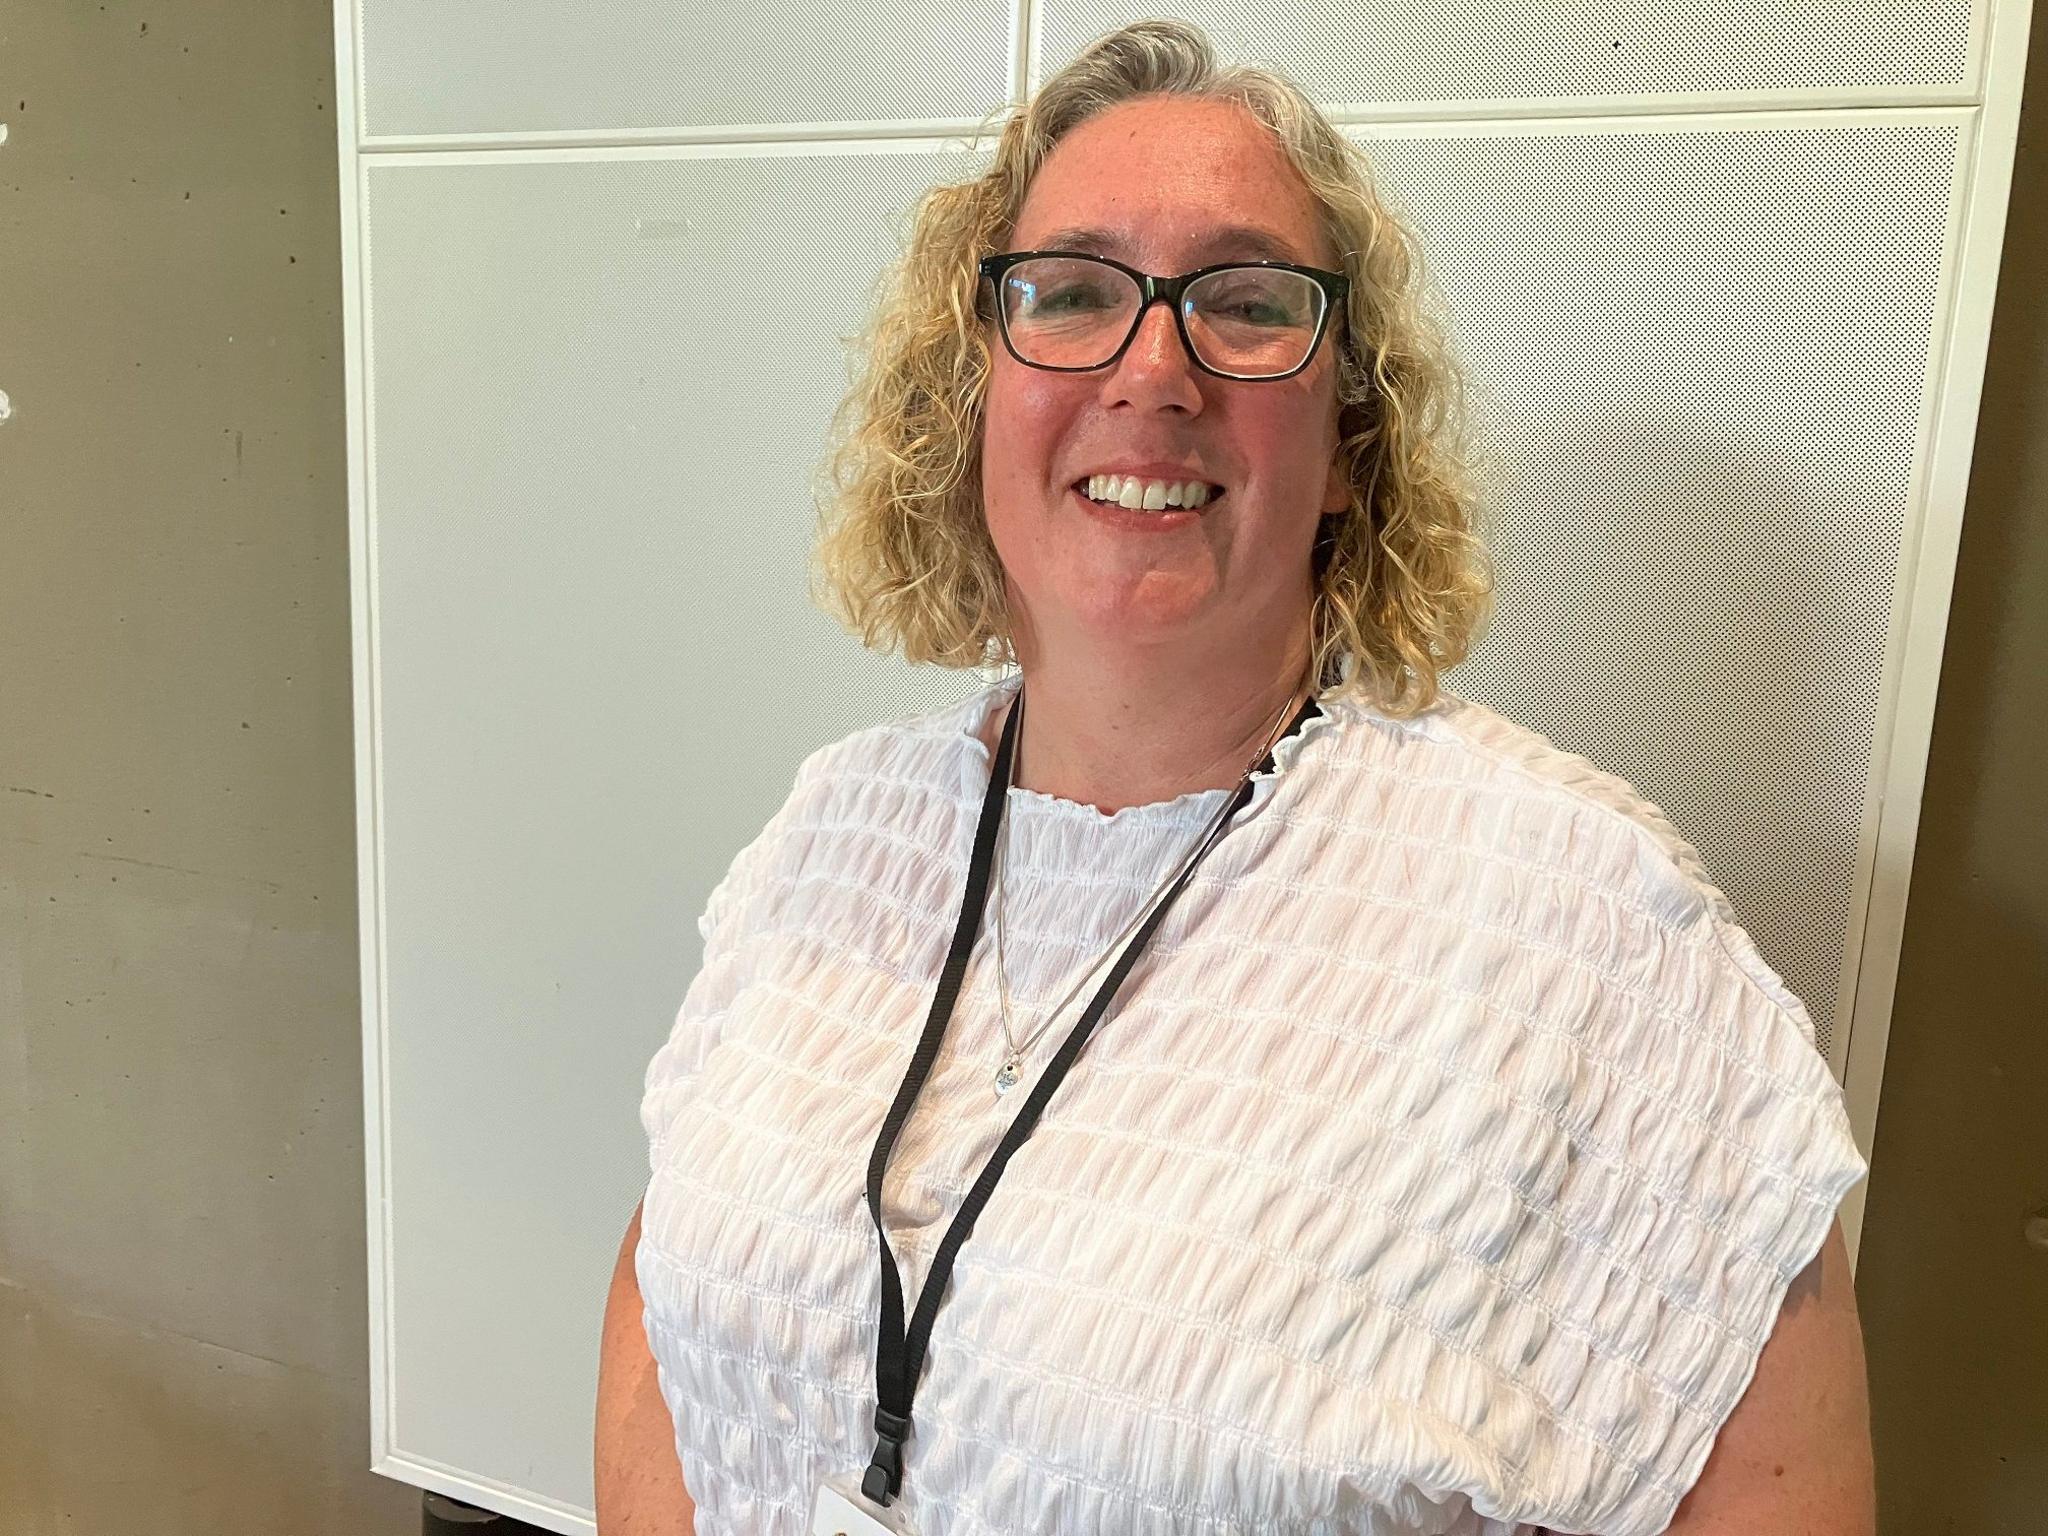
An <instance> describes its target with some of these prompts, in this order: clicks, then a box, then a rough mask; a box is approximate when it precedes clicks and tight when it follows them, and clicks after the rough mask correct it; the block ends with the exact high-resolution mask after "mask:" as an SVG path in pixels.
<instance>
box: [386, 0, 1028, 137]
mask: <svg viewBox="0 0 2048 1536" xmlns="http://www.w3.org/2000/svg"><path fill="white" fill-rule="evenodd" d="M362 28H363V31H362V48H363V55H362V56H363V102H364V107H365V111H364V116H363V125H362V126H363V131H364V132H365V133H366V134H368V135H375V136H379V137H382V136H404V137H411V136H417V135H426V134H482V133H517V134H531V133H546V132H557V131H560V132H591V131H611V132H625V131H633V130H660V129H685V128H700V127H725V128H730V127H733V126H735V125H741V124H760V123H809V124H827V123H841V122H849V121H861V122H868V121H895V120H932V119H938V120H953V119H967V120H970V121H975V120H979V119H980V118H981V116H982V115H983V114H984V113H986V112H987V111H988V110H989V109H990V108H991V107H993V106H997V105H999V104H1000V103H1001V102H1002V101H1003V100H1004V99H1005V98H1006V97H1007V96H1008V95H1009V94H1010V90H1011V77H1010V68H1011V64H1010V61H1011V59H1012V57H1013V54H1014V49H1013V47H1012V41H1011V13H1010V6H1009V4H1008V3H1007V0H961V3H959V4H949V5H944V6H939V5H929V4H925V5H919V4H910V3H902V0H898V3H894V4H891V3H888V0H879V3H877V0H817V3H812V4H806V5H767V6H709V5H663V4H657V3H651V0H609V3H607V4H603V5H575V4H570V3H567V0H363V5H362Z"/></svg>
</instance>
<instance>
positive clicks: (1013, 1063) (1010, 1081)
mask: <svg viewBox="0 0 2048 1536" xmlns="http://www.w3.org/2000/svg"><path fill="white" fill-rule="evenodd" d="M1017 1066H1018V1062H1017V1058H1016V1057H1014V1056H1012V1057H1011V1058H1010V1059H1009V1060H1008V1061H1006V1062H1004V1063H1003V1065H1002V1067H1001V1069H1000V1070H999V1071H998V1072H997V1073H996V1096H997V1097H998V1098H1000V1097H1002V1095H1004V1094H1006V1093H1008V1092H1009V1091H1010V1090H1011V1089H1012V1088H1014V1087H1016V1086H1017Z"/></svg>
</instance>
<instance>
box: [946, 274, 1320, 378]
mask: <svg viewBox="0 0 2048 1536" xmlns="http://www.w3.org/2000/svg"><path fill="white" fill-rule="evenodd" d="M980 270H981V275H982V276H983V277H984V278H986V279H988V280H989V281H990V282H991V283H993V284H994V285H995V289H996V294H997V303H996V320H997V324H998V327H999V328H1000V329H1001V331H1002V333H1003V345H1004V346H1006V347H1008V348H1009V349H1010V355H1011V356H1012V357H1014V358H1016V359H1017V361H1018V362H1020V363H1024V364H1027V365H1028V366H1030V367H1033V368H1044V369H1048V370H1050V371H1051V372H1054V373H1088V372H1092V371H1093V370H1095V369H1097V368H1107V367H1108V366H1109V365H1110V364H1112V363H1114V362H1115V361H1116V360H1117V359H1118V358H1120V357H1122V356H1123V355H1124V349H1125V348H1127V347H1128V346H1130V344H1131V338H1132V337H1134V336H1136V335H1137V334H1138V323H1139V321H1140V320H1142V319H1143V318H1144V315H1145V311H1146V310H1148V309H1150V308H1151V307H1152V305H1153V303H1154V302H1155V301H1159V300H1164V301H1165V303H1166V305H1167V306H1168V307H1169V308H1170V309H1171V310H1172V311H1173V322H1174V324H1175V325H1176V326H1177V327H1179V329H1180V339H1181V345H1182V346H1184V347H1186V348H1187V351H1188V356H1189V357H1191V358H1193V359H1194V363H1195V366H1196V367H1197V368H1200V369H1201V370H1202V371H1203V372H1204V373H1210V374H1214V375H1215V376H1216V377H1217V378H1219V379H1257V380H1261V381H1271V380H1277V379H1287V378H1292V377H1293V376H1294V375H1295V374H1297V373H1299V372H1301V370H1302V369H1304V368H1306V367H1307V366H1308V364H1309V359H1310V358H1312V357H1314V356H1315V355H1316V348H1317V347H1318V346H1319V345H1320V344H1321V343H1322V339H1323V332H1324V331H1325V330H1327V329H1328V328H1329V324H1330V315H1331V313H1332V311H1334V310H1336V309H1337V308H1338V307H1339V306H1340V305H1342V304H1343V302H1344V296H1345V295H1346V294H1347V293H1348V292H1350V289H1351V280H1350V279H1349V278H1347V277H1346V276H1345V275H1344V274H1343V273H1341V272H1325V271H1324V270H1323V269H1322V268H1320V267H1301V266H1296V265H1295V264H1294V263H1292V262H1286V261H1238V262H1225V263H1222V264H1220V265H1217V266H1213V267H1202V268H1200V269H1199V270H1197V271H1194V272H1183V273H1182V274H1181V275H1180V276H1179V277H1156V276H1154V275H1153V274H1152V273H1150V272H1140V271H1139V270H1138V269H1137V268H1136V267H1127V266H1125V265H1124V264H1123V263H1122V262H1120V261H1112V260H1111V259H1110V258H1109V257H1107V256H1085V255H1082V254H1080V253H1078V252H1075V251H1006V252H1003V253H1002V254H1000V255H996V256H986V257H983V258H982V261H981V267H980Z"/></svg>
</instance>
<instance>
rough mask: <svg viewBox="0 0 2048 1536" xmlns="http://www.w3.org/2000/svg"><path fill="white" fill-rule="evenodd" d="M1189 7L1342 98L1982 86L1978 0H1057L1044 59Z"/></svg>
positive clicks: (1229, 47) (1457, 106) (1630, 97)
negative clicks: (1242, 2)
mask: <svg viewBox="0 0 2048 1536" xmlns="http://www.w3.org/2000/svg"><path fill="white" fill-rule="evenodd" d="M1137 14H1144V15H1156V16H1178V17H1184V18H1185V19H1187V20H1189V21H1193V22H1195V23H1197V24H1198V25H1200V26H1201V28H1202V29H1203V30H1204V31H1205V32H1207V33H1208V34H1209V36H1210V38H1211V39H1213V40H1214V42H1215V44H1216V51H1217V52H1218V54H1220V55H1221V56H1222V57H1224V58H1226V59H1237V60H1242V61H1245V62H1256V63H1266V64H1273V65H1277V66H1278V67H1279V68H1281V69H1284V70H1285V71H1286V72H1287V73H1288V74H1289V75H1290V76H1292V77H1293V78H1294V79H1295V80H1296V81H1298V82H1299V83H1300V84H1301V86H1302V88H1303V89H1304V90H1306V91H1307V92H1308V93H1309V94H1310V95H1311V96H1313V97H1315V98H1316V100H1317V101H1319V102H1322V103H1324V104H1325V106H1326V107H1329V108H1333V109H1338V110H1342V109H1346V108H1352V107H1360V106H1365V105H1368V104H1380V105H1383V106H1390V107H1392V106H1397V107H1400V108H1402V109H1404V110H1411V111H1412V110H1414V109H1416V108H1423V107H1431V106H1439V107H1443V108H1447V109H1450V110H1454V111H1456V112H1458V113H1460V114H1461V115H1463V114H1469V113H1470V112H1472V111H1473V110H1474V109H1475V108H1478V107H1480V106H1482V105H1484V104H1487V103H1497V102H1503V101H1515V102H1526V103H1535V102H1544V101H1563V100H1570V101H1579V102H1586V101H1601V100H1613V101H1617V102H1628V103H1632V104H1640V103H1641V102H1643V101H1645V100H1651V99H1659V100H1670V99H1674V98H1678V97H1687V98H1703V99H1705V100H1707V101H1708V102H1710V103H1712V104H1715V105H1719V104H1722V103H1719V102H1713V98H1716V97H1733V96H1766V97H1772V98H1786V97H1796V96H1800V95H1813V96H1818V95H1829V96H1835V95H1841V94H1847V93H1854V92H1857V91H1859V90H1874V89H1882V90H1883V91H1884V92H1885V93H1886V99H1887V100H1894V101H1896V100H1899V99H1901V93H1902V92H1908V91H1926V92H1945V93H1948V94H1950V95H1953V94H1955V93H1957V92H1959V91H1962V90H1964V89H1966V88H1971V87H1974V85H1975V82H1976V79H1977V50H1976V49H1975V48H1973V46H1972V43H1973V31H1972V21H1973V17H1974V15H1975V7H1973V6H1972V5H1970V4H1969V3H1968V0H1925V3H1921V4H1914V5H1902V4H1896V3H1887V0H1862V3H1854V4H1844V3H1839V0H1837V3H1833V4H1804V5H1756V4H1752V3H1748V0H1703V3H1696V4H1687V5H1676V4H1663V5H1642V6H1626V7H1622V6H1613V5H1599V4H1587V3H1584V0H1578V3H1572V0H1516V3H1512V4H1499V3H1496V4H1477V5H1444V4H1441V3H1438V0H1380V3H1376V4H1372V5H1353V6H1333V5H1327V4H1323V3H1320V0H1269V3H1267V4H1263V5H1257V6H1239V5H1232V4H1227V3H1225V0H1208V3H1206V4H1201V5H1173V4H1168V5H1162V6H1150V5H1148V6H1145V7H1142V8H1140V9H1138V10H1134V9H1133V8H1132V7H1131V6H1129V5H1123V4H1118V3H1115V0H1048V3H1047V4H1046V5H1044V6H1043V7H1042V8H1041V19H1040V22H1039V26H1038V31H1037V38H1038V43H1037V47H1038V54H1039V56H1038V60H1037V66H1038V74H1040V75H1049V74H1051V73H1053V72H1054V71H1055V70H1057V69H1058V68H1059V67H1060V66H1061V65H1063V64H1065V63H1066V62H1067V61H1068V60H1069V59H1071V58H1073V56H1074V55H1075V54H1077V53H1079V52H1080V51H1081V49H1082V48H1083V47H1085V46H1086V45H1087V43H1088V41H1089V40H1090V39H1091V38H1093V37H1095V36H1097V35H1098V34H1100V33H1103V32H1106V31H1108V30H1110V29H1111V28H1112V27H1117V26H1121V25H1122V24H1123V23H1124V22H1126V21H1128V20H1130V18H1131V17H1132V16H1133V15H1137Z"/></svg>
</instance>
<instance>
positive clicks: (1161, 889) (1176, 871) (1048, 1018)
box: [995, 693, 1298, 1098]
mask: <svg viewBox="0 0 2048 1536" xmlns="http://www.w3.org/2000/svg"><path fill="white" fill-rule="evenodd" d="M1297 698H1298V694H1297V693H1290V694H1289V695H1288V696H1287V701H1286V703H1284V704H1282V705H1281V706H1280V716H1279V718H1278V719H1277V720H1275V721H1274V722H1273V725H1272V727H1271V729H1270V730H1269V732H1268V734H1267V736H1266V744H1265V745H1264V746H1263V747H1261V748H1260V749H1259V750H1258V752H1257V753H1256V754H1254V755H1253V757H1252V760H1251V761H1250V762H1249V763H1247V764H1245V770H1244V773H1243V774H1242V775H1241V776H1240V777H1239V779H1238V781H1237V785H1236V790H1235V791H1234V792H1233V793H1231V794H1229V795H1226V796H1225V797H1224V800H1223V804H1222V805H1221V806H1219V807H1218V808H1217V811H1216V814H1215V815H1214V816H1212V817H1210V818H1209V822H1208V824H1207V825H1206V826H1204V827H1203V828H1202V834H1201V836H1199V837H1197V838H1196V839H1195V841H1194V843H1193V845H1192V846H1190V847H1189V849H1188V851H1187V852H1186V853H1185V854H1183V855H1182V856H1181V858H1180V860H1179V862H1178V863H1176V864H1175V865H1174V866H1173V868H1172V870H1171V871H1169V872H1168V874H1167V876H1166V878H1165V879H1164V880H1162V881H1161V882H1160V883H1159V884H1158V885H1157V886H1156V887H1154V889H1153V891H1152V894H1151V895H1149V896H1147V897H1146V898H1145V899H1144V900H1143V901H1142V902H1140V903H1139V904H1138V910H1137V913H1136V915H1135V916H1133V917H1132V918H1131V920H1130V921H1129V922H1128V923H1126V924H1125V925H1124V928H1123V932H1121V933H1119V934H1118V935H1117V936H1116V937H1115V938H1114V939H1112V940H1110V943H1109V948H1108V949H1106V950H1105V951H1103V953H1102V954H1101V956H1100V957H1098V958H1097V959H1096V961H1095V963H1094V964H1093V965H1091V966H1089V967H1088V968H1087V969H1086V970H1084V971H1083V972H1081V974H1080V975H1079V976H1078V977H1076V978H1075V981H1074V984H1073V985H1072V986H1071V987H1069V988H1068V989H1067V992H1066V995H1065V996H1064V997H1062V998H1061V999H1060V1000H1059V1001H1058V1002H1057V1003H1055V1004H1053V1006H1052V1007H1051V1008H1050V1009H1048V1010H1047V1012H1046V1015H1045V1022H1044V1023H1042V1024H1040V1025H1039V1026H1038V1028H1036V1029H1034V1030H1033V1031H1032V1032H1031V1038H1030V1039H1028V1040H1026V1041H1025V1042H1024V1043H1023V1044H1022V1045H1019V1044H1018V1043H1017V1037H1016V1036H1015V1034H1013V1033H1012V1032H1011V1029H1010V985H1009V981H1008V979H1007V977H1006V976H1005V974H1004V967H1003V869H1004V866H1005V865H1006V864H1007V863H1008V859H1007V858H1006V857H1005V855H1006V854H1007V853H1008V851H1009V847H1010V797H1009V795H1008V794H1005V795H1004V796H1003V819H1002V825H1001V830H1000V833H999V835H998V837H997V841H996V859H995V866H996V919H995V930H996V996H997V1000H998V1004H999V1006H1000V1009H1001V1016H1002V1024H1003V1044H1004V1045H1005V1046H1006V1047H1007V1054H1006V1055H1005V1056H1004V1057H1003V1061H1002V1065H1001V1066H999V1067H998V1068H997V1069H996V1076H995V1089H996V1096H997V1097H998V1098H1000V1097H1001V1096H1002V1095H1004V1094H1006V1093H1008V1092H1009V1091H1010V1090H1011V1089H1012V1088H1014V1087H1015V1086H1016V1085H1017V1079H1018V1076H1019V1075H1020V1074H1021V1072H1022V1071H1023V1067H1024V1053H1025V1052H1026V1051H1028V1050H1030V1049H1031V1047H1032V1046H1034V1045H1036V1044H1037V1043H1038V1039H1039V1036H1041V1035H1043V1034H1044V1033H1045V1032H1046V1031H1047V1030H1048V1029H1050V1028H1051V1027H1052V1023H1053V1020H1055V1019H1057V1018H1058V1017H1059V1016H1060V1014H1061V1012H1062V1011H1063V1010H1064V1009H1065V1008H1066V1006H1067V1004H1069V1003H1071V1002H1072V1001H1073V1000H1074V996H1075V994H1076V993H1078V992H1079V991H1080V990H1081V988H1082V986H1083V985H1084V984H1085V983H1086V982H1087V981H1088V980H1089V979H1090V978H1091V977H1093V976H1094V975H1095V973H1096V972H1097V971H1099V970H1101V969H1102V964H1103V961H1105V960H1107V959H1108V958H1109V957H1110V956H1111V955H1113V954H1115V953H1117V951H1118V948H1119V947H1120V946H1121V945H1122V944H1123V942H1124V941H1125V940H1126V939H1128V938H1129V937H1130V936H1131V935H1132V934H1133V933H1135V932H1136V931H1137V930H1138V927H1139V925H1140V924H1142V923H1143V922H1144V921H1145V918H1146V917H1147V916H1148V915H1149V914H1150V913H1151V911H1152V908H1153V906H1154V904H1155V903H1157V902H1158V900H1159V898H1160V897H1161V896H1162V895H1164V894H1165V893H1166V892H1167V891H1168V890H1170V889H1172V887H1173V883H1174V882H1175V881H1176V880H1178V879H1179V878H1180V876H1181V873H1182V871H1183V870H1185V869H1186V868H1187V866H1188V865H1189V864H1190V863H1191V862H1192V861H1193V860H1194V857H1195V855H1196V854H1197V853H1199V852H1200V851H1201V849H1202V848H1203V847H1204V846H1205V845H1206V844H1207V843H1208V841H1209V839H1210V838H1211V837H1212V836H1214V835H1215V832H1216V828H1217V827H1218V826H1220V825H1221V824H1222V821H1223V818H1224V817H1225V816H1226V815H1227V814H1229V811H1230V808H1231V805H1232V803H1233V802H1234V801H1235V800H1236V799H1237V792H1241V791H1242V790H1243V789H1244V786H1245V785H1246V784H1247V783H1248V782H1250V780H1251V776H1252V771H1253V770H1254V769H1255V768H1257V767H1258V766H1259V764H1260V763H1261V762H1263V761H1264V760H1265V758H1266V754H1267V753H1269V752H1271V751H1272V750H1273V746H1274V743H1276V742H1277V741H1278V740H1279V739H1280V733H1281V730H1282V727H1283V726H1284V724H1285V722H1286V721H1287V718H1288V716H1289V715H1290V714H1292V713H1293V711H1294V710H1295V708H1296V707H1297ZM1018 755H1019V754H1018V752H1017V749H1016V748H1014V747H1013V748H1012V749H1011V752H1010V785H1009V787H1010V788H1012V789H1014V788H1016V786H1017V757H1018Z"/></svg>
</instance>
